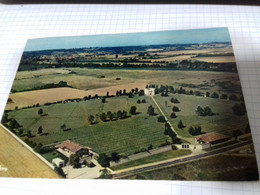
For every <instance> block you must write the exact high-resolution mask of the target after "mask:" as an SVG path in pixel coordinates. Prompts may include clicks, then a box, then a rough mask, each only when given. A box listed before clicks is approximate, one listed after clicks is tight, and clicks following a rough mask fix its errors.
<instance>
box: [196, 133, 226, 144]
mask: <svg viewBox="0 0 260 195" xmlns="http://www.w3.org/2000/svg"><path fill="white" fill-rule="evenodd" d="M195 138H196V139H197V140H199V139H200V140H202V141H204V142H208V143H211V142H214V141H218V140H222V139H226V138H228V136H226V135H223V134H219V133H215V132H211V133H206V134H202V135H198V136H196V137H195Z"/></svg>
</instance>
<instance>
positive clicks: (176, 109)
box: [172, 106, 180, 112]
mask: <svg viewBox="0 0 260 195" xmlns="http://www.w3.org/2000/svg"><path fill="white" fill-rule="evenodd" d="M172 111H173V112H179V111H180V110H179V108H178V107H177V106H173V107H172Z"/></svg>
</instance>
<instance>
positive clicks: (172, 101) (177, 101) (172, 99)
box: [171, 98, 180, 104]
mask: <svg viewBox="0 0 260 195" xmlns="http://www.w3.org/2000/svg"><path fill="white" fill-rule="evenodd" d="M171 103H175V104H178V103H180V101H179V100H178V99H176V98H171Z"/></svg>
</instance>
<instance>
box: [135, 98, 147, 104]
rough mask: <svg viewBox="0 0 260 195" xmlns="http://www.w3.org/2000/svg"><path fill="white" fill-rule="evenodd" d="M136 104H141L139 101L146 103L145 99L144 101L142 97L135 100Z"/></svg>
mask: <svg viewBox="0 0 260 195" xmlns="http://www.w3.org/2000/svg"><path fill="white" fill-rule="evenodd" d="M136 103H137V104H141V103H146V101H145V99H142V100H139V99H138V100H137V102H136Z"/></svg>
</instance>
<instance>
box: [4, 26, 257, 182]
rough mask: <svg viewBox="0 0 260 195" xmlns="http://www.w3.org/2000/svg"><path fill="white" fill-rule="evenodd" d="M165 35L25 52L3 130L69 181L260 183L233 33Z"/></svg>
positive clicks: (132, 35)
mask: <svg viewBox="0 0 260 195" xmlns="http://www.w3.org/2000/svg"><path fill="white" fill-rule="evenodd" d="M189 32H190V33H191V35H190V39H192V41H190V40H188V41H189V42H185V41H184V40H186V39H185V37H186V36H188V35H189ZM220 32H221V33H220ZM162 33H163V32H161V34H162ZM167 33H168V34H171V33H173V34H174V33H175V34H174V35H175V37H169V38H168V39H169V40H168V43H167V44H166V43H164V42H163V40H161V39H158V38H157V35H160V32H157V34H156V33H154V34H153V33H150V34H149V33H143V34H138V33H136V34H126V35H125V37H124V39H123V38H122V40H127V38H128V36H129V37H131V40H128V41H125V42H123V43H124V44H122V40H121V38H120V36H121V37H122V35H118V37H119V38H118V39H117V36H116V35H113V36H111V35H107V37H105V38H106V39H105V38H104V37H102V39H99V36H93V37H91V36H89V37H87V39H88V38H92V39H93V40H94V41H93V42H97V43H100V46H96V45H93V46H92V45H91V44H90V45H88V44H86V45H85V46H82V45H80V44H79V45H78V46H77V45H71V46H70V48H67V47H65V46H63V45H62V44H63V42H62V41H63V40H62V39H60V42H59V38H56V39H57V41H55V44H56V45H53V48H45V47H40V46H39V47H36V48H33V49H32V48H31V49H30V48H29V49H28V48H27V50H25V51H24V53H23V55H22V58H21V61H20V64H19V67H18V71H17V74H16V76H15V79H14V83H13V86H12V89H11V92H10V95H9V98H8V100H7V104H6V108H5V112H4V114H3V117H2V121H1V122H2V124H3V125H4V127H5V129H6V130H7V129H8V130H7V131H10V132H11V133H12V134H13V135H14V136H16V137H17V138H18V139H19V140H21V141H22V142H23V143H24V144H26V145H28V146H29V147H30V148H32V149H33V152H34V153H35V154H37V155H38V154H39V155H40V156H41V157H42V158H43V159H45V160H44V161H46V163H47V164H48V165H49V166H50V167H52V168H53V169H54V171H56V172H57V173H58V174H59V175H60V177H62V178H69V179H73V178H99V179H156V180H219V181H222V180H225V181H247V180H248V181H249V180H250V181H251V180H258V178H259V176H258V168H257V163H256V157H255V151H254V146H253V141H252V136H251V130H250V125H249V121H248V117H247V112H246V107H245V102H244V98H243V94H242V89H241V84H240V80H239V76H238V71H237V66H236V62H235V57H234V53H233V49H232V45H231V40H230V37H229V34H228V31H227V29H226V28H218V29H211V30H207V29H204V30H203V29H200V30H198V31H196V30H193V31H189V30H186V31H169V32H167ZM204 33H206V34H207V36H205V37H201V36H202V35H203V34H204ZM216 33H217V34H221V35H222V36H223V37H221V36H219V37H220V38H219V37H218V38H216V37H217V36H216ZM179 34H183V35H179ZM162 35H163V34H162ZM177 35H178V36H179V39H177V38H176V37H177ZM146 36H147V37H153V36H155V39H156V41H155V42H149V44H148V43H147V42H145V41H142V40H140V41H139V40H138V37H146ZM181 36H183V37H181ZM73 38H74V37H68V38H67V39H73ZM56 39H55V40H56ZM78 39H80V38H78ZM164 39H166V38H164ZM174 39H177V40H176V42H171V41H170V40H174ZM75 40H77V39H75ZM82 40H84V37H83V38H82ZM100 40H103V42H101V41H100ZM104 40H112V41H111V42H112V44H111V43H110V42H109V43H107V44H105V43H106V41H104ZM137 40H138V44H137V43H136V41H137ZM144 40H146V39H145V38H144ZM30 41H31V42H30ZM30 41H28V43H27V46H28V45H30V44H31V45H34V46H35V45H36V46H37V43H39V45H44V44H42V42H44V41H46V40H40V39H39V40H37V39H36V40H30ZM34 41H35V42H34ZM99 41H100V42H99ZM131 41H132V43H130V42H131ZM166 41H167V40H166ZM82 42H84V41H82ZM101 43H102V44H101ZM133 44H135V45H133ZM0 162H1V161H0ZM5 166H7V167H8V163H5ZM9 169H10V168H9Z"/></svg>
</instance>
